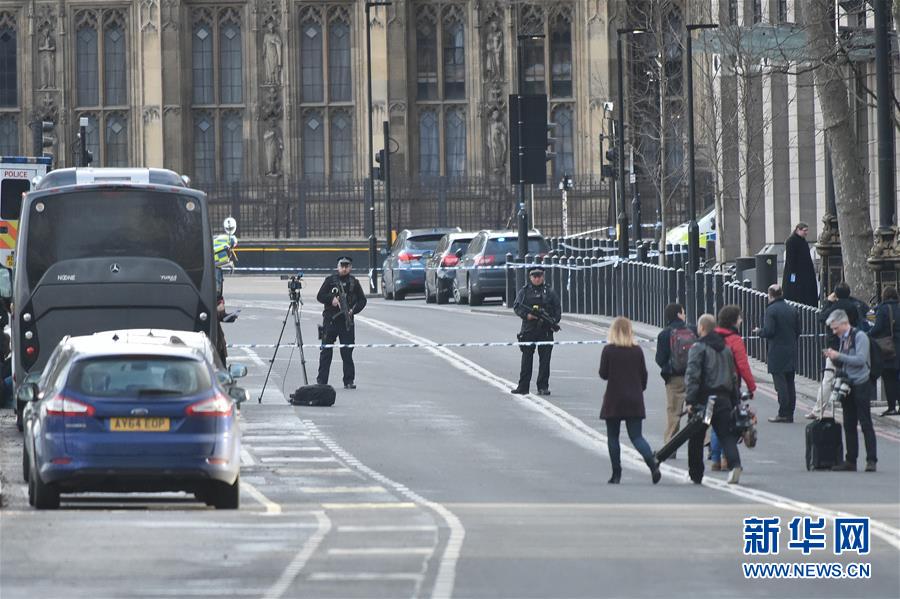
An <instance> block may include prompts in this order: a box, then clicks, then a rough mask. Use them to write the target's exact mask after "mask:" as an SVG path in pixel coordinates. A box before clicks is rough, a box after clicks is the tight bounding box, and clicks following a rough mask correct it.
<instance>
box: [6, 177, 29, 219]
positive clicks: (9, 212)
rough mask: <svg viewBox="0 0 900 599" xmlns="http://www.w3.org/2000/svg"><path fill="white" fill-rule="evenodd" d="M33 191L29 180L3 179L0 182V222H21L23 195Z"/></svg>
mask: <svg viewBox="0 0 900 599" xmlns="http://www.w3.org/2000/svg"><path fill="white" fill-rule="evenodd" d="M30 190H31V183H29V182H28V180H27V179H3V181H2V182H0V220H19V214H20V213H21V212H22V194H23V193H25V192H27V191H30Z"/></svg>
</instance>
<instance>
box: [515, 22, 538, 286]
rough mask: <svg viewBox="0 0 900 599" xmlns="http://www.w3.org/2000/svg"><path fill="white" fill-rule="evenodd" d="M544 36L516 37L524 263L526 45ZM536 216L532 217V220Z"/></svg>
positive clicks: (518, 217) (519, 249)
mask: <svg viewBox="0 0 900 599" xmlns="http://www.w3.org/2000/svg"><path fill="white" fill-rule="evenodd" d="M543 37H544V36H543V35H518V36H516V41H517V42H518V44H517V48H516V51H517V55H518V65H517V68H516V94H517V95H518V101H517V102H516V128H517V130H518V137H519V147H518V148H517V151H518V153H519V155H518V158H517V160H518V161H519V209H518V211H517V212H516V221H517V230H518V247H517V253H518V260H520V261H524V260H525V254H527V253H528V211H527V210H526V209H525V115H524V114H522V94H523V90H524V87H525V44H524V42H526V41H530V40H538V39H543ZM533 217H534V215H532V218H533ZM521 284H524V276H523V280H522V281H519V280H518V279H517V281H516V287H517V288H518V287H520V286H521Z"/></svg>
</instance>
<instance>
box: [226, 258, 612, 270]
mask: <svg viewBox="0 0 900 599" xmlns="http://www.w3.org/2000/svg"><path fill="white" fill-rule="evenodd" d="M621 261H622V258H619V257H618V256H616V257H612V258H608V259H606V260H604V261H603V262H597V263H596V264H584V265H582V266H576V265H574V264H573V265H568V264H543V263H540V262H527V263H510V264H499V265H490V264H486V265H477V266H438V267H435V268H434V270H441V271H456V270H470V271H471V270H514V269H517V268H535V267H539V268H543V269H547V270H550V269H554V268H555V269H559V270H586V269H590V268H601V267H605V266H610V265H612V264H616V263H618V262H621ZM232 270H233V271H234V272H248V273H250V272H254V273H256V272H263V273H266V272H272V273H296V272H298V271H302V272H309V273H313V274H331V273H333V272H335V271H334V269H327V268H316V269H311V268H285V267H277V266H268V267H259V268H257V267H254V266H241V267H236V268H234V269H228V270H227V271H226V272H231V271H232ZM378 270H379V271H381V270H383V269H378ZM398 270H399V271H400V272H403V271H404V270H412V269H402V268H401V269H398ZM369 272H371V269H369Z"/></svg>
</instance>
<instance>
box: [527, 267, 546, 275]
mask: <svg viewBox="0 0 900 599" xmlns="http://www.w3.org/2000/svg"><path fill="white" fill-rule="evenodd" d="M528 274H529V275H531V276H533V277H536V276H543V274H544V269H543V268H541V267H540V266H535V267H534V268H532V269H531V270H529V271H528Z"/></svg>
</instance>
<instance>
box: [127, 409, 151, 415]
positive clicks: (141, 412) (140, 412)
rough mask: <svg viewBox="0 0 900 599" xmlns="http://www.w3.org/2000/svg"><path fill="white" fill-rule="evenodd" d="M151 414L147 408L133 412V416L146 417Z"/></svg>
mask: <svg viewBox="0 0 900 599" xmlns="http://www.w3.org/2000/svg"><path fill="white" fill-rule="evenodd" d="M149 413H150V410H148V409H147V408H134V409H133V410H131V415H132V416H146V415H147V414H149Z"/></svg>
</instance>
